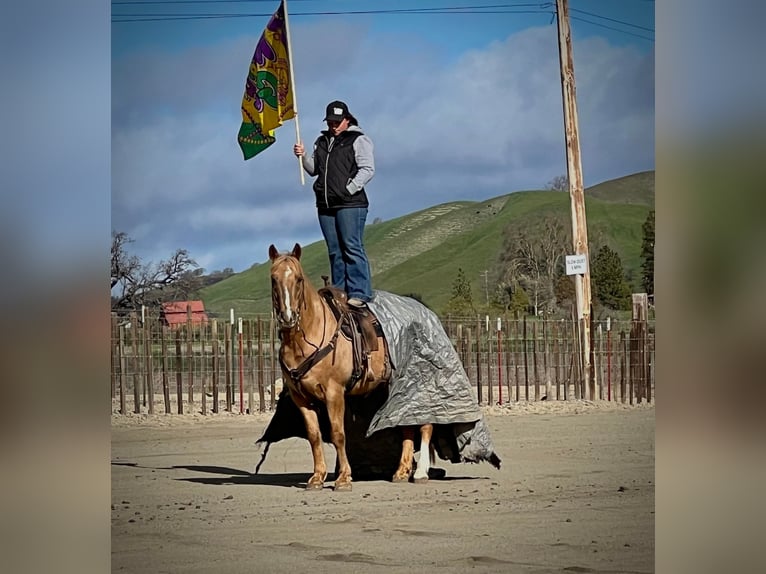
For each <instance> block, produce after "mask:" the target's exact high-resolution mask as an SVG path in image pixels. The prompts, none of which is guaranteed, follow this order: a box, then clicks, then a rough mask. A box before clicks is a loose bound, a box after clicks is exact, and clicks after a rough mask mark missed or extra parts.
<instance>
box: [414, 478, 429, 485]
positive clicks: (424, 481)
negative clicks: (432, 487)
mask: <svg viewBox="0 0 766 574" xmlns="http://www.w3.org/2000/svg"><path fill="white" fill-rule="evenodd" d="M412 482H414V483H415V484H425V483H427V482H428V477H427V476H424V477H422V478H413V479H412Z"/></svg>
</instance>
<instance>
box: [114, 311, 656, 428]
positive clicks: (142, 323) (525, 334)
mask: <svg viewBox="0 0 766 574" xmlns="http://www.w3.org/2000/svg"><path fill="white" fill-rule="evenodd" d="M442 325H443V326H444V329H445V331H446V332H447V334H448V335H449V337H450V339H451V340H452V342H453V345H454V346H455V349H456V351H457V353H458V355H459V357H460V359H461V360H462V362H463V366H464V367H465V370H466V373H467V375H468V378H469V380H470V381H471V384H472V385H473V387H474V389H475V397H476V399H477V401H478V403H479V404H481V405H485V404H486V405H494V404H505V403H508V402H517V401H541V400H565V401H566V400H573V399H589V400H606V401H620V402H623V403H630V404H633V403H634V402H641V401H648V402H651V400H652V395H653V391H654V363H655V361H654V356H655V355H654V325H653V323H652V322H649V321H646V320H645V319H642V320H628V321H611V320H609V321H607V322H597V323H592V327H591V330H590V332H591V346H590V348H591V349H592V352H593V354H592V360H591V369H592V372H591V376H587V373H585V372H584V370H583V366H582V365H581V364H580V363H581V361H580V333H579V327H578V323H577V322H576V321H573V320H546V319H537V318H519V319H516V318H507V317H504V318H495V319H492V320H490V318H489V317H468V318H466V317H446V318H443V319H442ZM111 347H112V369H111V374H112V376H111V387H112V399H113V403H114V406H113V410H117V411H118V412H120V413H123V414H124V413H127V412H130V411H132V412H134V413H140V412H148V413H149V414H153V413H155V412H157V410H164V412H165V413H171V412H177V413H179V414H183V413H184V412H200V413H202V414H203V415H206V414H208V413H209V412H213V413H218V412H220V411H221V410H225V411H228V412H240V413H251V412H255V411H259V412H265V411H266V410H273V409H274V408H275V404H276V399H277V395H278V392H279V391H280V390H281V376H282V375H281V371H280V367H279V359H278V351H279V338H278V333H277V331H276V327H275V324H274V321H273V320H272V319H271V317H269V316H260V317H254V318H247V319H243V318H240V319H238V320H237V321H236V322H234V321H223V320H219V319H211V320H209V321H208V322H206V323H198V324H193V323H192V320H191V317H190V316H189V317H188V319H187V322H186V324H185V325H183V326H182V327H180V328H177V329H173V330H171V329H170V328H169V327H167V326H165V325H162V324H161V322H160V321H159V320H158V319H157V318H148V317H147V318H145V319H144V320H140V319H139V318H138V317H137V316H136V314H133V315H131V316H130V317H129V318H128V319H127V320H126V319H125V318H122V319H120V318H118V317H113V318H112V345H111ZM117 404H118V405H119V406H117Z"/></svg>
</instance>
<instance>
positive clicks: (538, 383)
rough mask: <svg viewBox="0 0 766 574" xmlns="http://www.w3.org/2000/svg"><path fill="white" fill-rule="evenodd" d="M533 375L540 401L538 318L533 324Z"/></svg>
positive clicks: (537, 398) (536, 394)
mask: <svg viewBox="0 0 766 574" xmlns="http://www.w3.org/2000/svg"><path fill="white" fill-rule="evenodd" d="M532 373H533V376H534V378H535V400H536V401H539V400H540V371H539V370H538V368H537V318H535V320H534V322H533V323H532Z"/></svg>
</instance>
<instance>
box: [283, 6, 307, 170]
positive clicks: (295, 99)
mask: <svg viewBox="0 0 766 574" xmlns="http://www.w3.org/2000/svg"><path fill="white" fill-rule="evenodd" d="M282 5H283V6H284V8H285V33H286V34H287V63H288V65H289V66H288V67H289V68H290V88H291V89H292V91H293V113H294V114H295V117H294V119H295V141H296V143H301V126H300V123H298V94H296V91H295V73H294V72H293V43H292V40H291V39H290V20H289V19H288V17H287V0H282ZM304 153H305V152H304ZM298 171H299V172H300V174H301V185H306V179H305V177H304V175H303V158H300V157H299V158H298Z"/></svg>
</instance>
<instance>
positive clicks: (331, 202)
mask: <svg viewBox="0 0 766 574" xmlns="http://www.w3.org/2000/svg"><path fill="white" fill-rule="evenodd" d="M324 121H326V122H327V129H326V130H324V131H322V133H321V135H320V136H319V138H317V140H316V142H314V152H313V153H312V154H311V155H306V154H305V150H304V147H303V143H297V144H295V146H294V147H293V152H294V153H295V155H296V156H298V157H300V158H301V161H302V163H303V169H305V170H306V172H307V173H308V174H309V175H312V176H317V178H316V180H315V181H314V193H315V194H316V206H317V210H318V212H319V226H320V227H321V228H322V235H324V239H325V243H326V244H327V253H328V255H329V257H330V270H331V274H332V284H333V285H334V286H335V287H338V288H340V289H343V290H344V291H345V292H346V293H348V296H349V299H348V302H349V304H351V305H354V306H358V307H361V306H364V305H365V304H366V303H367V302H368V301H370V300H371V299H372V281H371V279H370V263H369V260H368V259H367V252H366V251H365V249H364V244H363V235H364V225H365V222H366V221H367V209H368V207H369V201H368V199H367V193H366V192H365V189H364V186H365V185H367V183H368V182H369V181H370V180H371V179H372V177H373V175H375V159H374V157H373V145H372V141H371V140H370V138H369V137H367V136H366V135H364V133H363V132H362V130H361V129H359V123H358V122H357V120H356V118H355V117H354V116H353V115H352V114H351V112H349V111H348V106H347V105H346V104H345V103H344V102H340V101H334V102H330V103H329V104H328V105H327V110H326V113H325V118H324Z"/></svg>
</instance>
